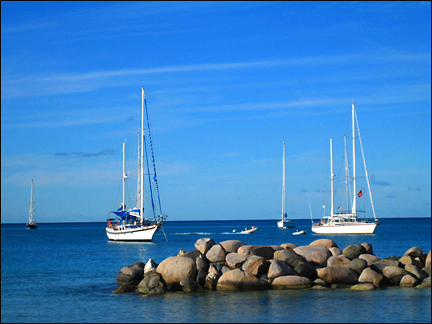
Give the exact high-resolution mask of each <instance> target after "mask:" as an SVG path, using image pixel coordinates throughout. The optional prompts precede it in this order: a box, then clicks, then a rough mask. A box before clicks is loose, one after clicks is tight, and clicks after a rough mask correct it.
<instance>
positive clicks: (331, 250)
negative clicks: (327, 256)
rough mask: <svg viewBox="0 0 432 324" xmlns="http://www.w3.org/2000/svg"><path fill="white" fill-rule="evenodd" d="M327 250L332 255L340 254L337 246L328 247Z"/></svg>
mask: <svg viewBox="0 0 432 324" xmlns="http://www.w3.org/2000/svg"><path fill="white" fill-rule="evenodd" d="M329 251H330V253H331V254H332V256H335V255H341V254H342V252H341V250H340V249H339V248H338V247H331V248H329Z"/></svg>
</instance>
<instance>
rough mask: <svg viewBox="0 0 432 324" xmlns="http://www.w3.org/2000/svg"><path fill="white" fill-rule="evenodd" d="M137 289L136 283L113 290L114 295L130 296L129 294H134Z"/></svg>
mask: <svg viewBox="0 0 432 324" xmlns="http://www.w3.org/2000/svg"><path fill="white" fill-rule="evenodd" d="M136 289H137V285H135V284H134V283H128V284H126V285H123V286H121V287H118V288H117V289H115V290H113V291H112V292H111V293H112V294H128V293H134V292H135V291H136Z"/></svg>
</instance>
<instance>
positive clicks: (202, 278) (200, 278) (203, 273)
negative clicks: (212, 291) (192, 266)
mask: <svg viewBox="0 0 432 324" xmlns="http://www.w3.org/2000/svg"><path fill="white" fill-rule="evenodd" d="M208 274H209V273H208V271H207V269H204V268H201V269H199V270H198V274H197V277H196V282H197V283H198V284H199V285H200V286H201V287H205V284H206V277H207V275H208Z"/></svg>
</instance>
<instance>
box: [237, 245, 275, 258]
mask: <svg viewBox="0 0 432 324" xmlns="http://www.w3.org/2000/svg"><path fill="white" fill-rule="evenodd" d="M237 252H238V253H240V254H245V255H246V256H250V255H257V256H260V257H262V258H264V259H266V260H270V259H273V255H274V253H275V251H274V249H273V248H272V247H271V246H260V245H243V246H241V247H239V249H238V251H237Z"/></svg>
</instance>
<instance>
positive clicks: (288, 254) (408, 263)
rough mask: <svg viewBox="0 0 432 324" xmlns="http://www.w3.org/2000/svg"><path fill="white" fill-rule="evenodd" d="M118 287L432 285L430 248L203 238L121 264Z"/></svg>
mask: <svg viewBox="0 0 432 324" xmlns="http://www.w3.org/2000/svg"><path fill="white" fill-rule="evenodd" d="M116 281H117V284H118V286H119V287H118V288H117V289H116V290H114V291H113V293H130V292H138V293H141V294H164V293H166V292H170V291H185V292H191V291H204V290H225V291H226V290H233V291H235V290H263V289H338V288H348V289H353V290H373V289H379V288H383V287H388V286H399V287H415V288H429V289H430V288H431V251H429V253H428V254H427V255H426V254H425V253H423V251H422V250H421V248H420V247H412V248H410V249H408V250H407V251H406V253H405V254H404V255H403V256H402V257H400V256H390V257H387V258H384V259H380V258H378V257H377V256H375V255H374V254H373V248H372V245H371V244H369V243H362V244H353V245H350V246H347V247H345V248H343V249H342V250H341V249H340V248H339V247H338V246H337V244H336V243H335V242H334V241H333V240H330V239H318V240H315V241H313V242H312V243H310V244H309V245H304V246H296V245H294V244H291V243H286V244H282V245H272V246H256V245H247V244H245V243H243V242H241V241H238V240H227V241H224V242H221V243H216V242H215V241H214V240H213V239H211V238H201V239H199V240H197V241H196V243H195V250H193V251H191V252H186V251H185V250H180V252H179V254H178V255H177V256H172V257H169V258H167V259H165V260H163V261H162V262H161V263H160V264H157V263H156V262H154V261H153V260H152V259H149V260H148V262H147V263H143V262H136V263H134V264H132V265H129V266H126V267H124V268H122V269H121V270H120V271H119V273H118V275H117V278H116Z"/></svg>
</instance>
